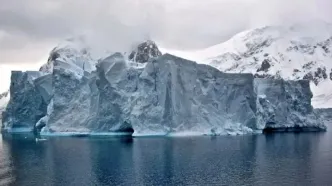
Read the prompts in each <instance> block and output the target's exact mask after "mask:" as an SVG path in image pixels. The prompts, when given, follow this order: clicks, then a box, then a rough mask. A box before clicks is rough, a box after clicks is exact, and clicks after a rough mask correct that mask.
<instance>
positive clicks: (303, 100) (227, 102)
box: [2, 41, 326, 136]
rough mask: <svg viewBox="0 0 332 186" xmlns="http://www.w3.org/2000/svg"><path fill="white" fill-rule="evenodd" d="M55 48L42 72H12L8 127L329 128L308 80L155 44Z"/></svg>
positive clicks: (138, 131)
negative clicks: (206, 60)
mask: <svg viewBox="0 0 332 186" xmlns="http://www.w3.org/2000/svg"><path fill="white" fill-rule="evenodd" d="M66 48H67V49H66V50H63V49H60V48H56V49H54V50H53V51H52V52H51V55H50V58H49V60H48V62H47V64H46V65H44V66H43V67H42V68H41V69H40V71H38V72H19V71H15V72H12V77H11V87H10V95H11V97H10V101H9V103H8V105H7V107H6V109H5V111H4V113H3V116H4V117H3V125H2V129H3V131H7V132H15V131H31V132H36V133H40V134H41V135H66V134H68V135H75V134H77V135H82V134H84V135H85V134H86V135H103V134H132V135H133V136H146V135H175V136H176V135H181V134H190V135H204V134H207V135H225V134H229V135H237V134H246V133H254V132H257V131H258V132H260V131H263V130H274V131H278V130H283V131H291V130H296V129H299V128H301V129H310V130H317V131H321V130H326V126H325V124H324V123H323V122H322V119H321V118H320V117H318V116H317V114H316V113H315V112H314V110H313V107H312V106H311V98H312V93H311V90H310V84H309V81H308V80H300V81H287V80H271V79H261V78H255V77H254V75H252V74H250V73H248V74H246V73H224V72H221V71H219V70H218V69H216V68H214V67H212V66H209V65H205V64H198V63H196V62H193V61H190V60H186V59H183V58H180V57H176V56H173V55H170V54H164V55H162V54H161V53H160V52H158V51H157V50H158V48H157V47H156V46H155V44H154V43H153V42H150V41H149V42H145V43H143V45H139V47H138V48H137V50H136V51H135V52H134V53H131V54H130V55H129V56H127V55H125V54H123V53H113V54H111V55H109V56H108V57H104V58H100V59H99V60H96V59H93V58H90V57H89V56H90V55H89V51H88V50H71V49H68V48H70V47H67V46H66Z"/></svg>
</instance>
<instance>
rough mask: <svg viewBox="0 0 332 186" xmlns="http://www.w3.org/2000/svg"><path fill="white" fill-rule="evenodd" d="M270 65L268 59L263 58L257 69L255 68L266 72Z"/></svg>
mask: <svg viewBox="0 0 332 186" xmlns="http://www.w3.org/2000/svg"><path fill="white" fill-rule="evenodd" d="M270 67H271V65H270V63H269V60H267V59H264V61H263V62H262V65H261V67H260V68H259V69H257V72H260V71H264V72H267V71H268V70H269V68H270Z"/></svg>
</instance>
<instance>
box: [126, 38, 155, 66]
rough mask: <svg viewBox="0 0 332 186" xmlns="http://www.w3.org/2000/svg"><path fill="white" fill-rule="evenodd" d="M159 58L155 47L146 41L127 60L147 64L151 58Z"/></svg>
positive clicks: (151, 42)
mask: <svg viewBox="0 0 332 186" xmlns="http://www.w3.org/2000/svg"><path fill="white" fill-rule="evenodd" d="M158 56H161V52H160V51H159V49H158V47H157V45H156V44H155V43H154V42H153V41H150V40H148V41H146V42H144V43H141V44H139V45H138V46H137V49H135V50H134V51H133V52H132V53H131V54H130V55H129V60H132V61H136V62H138V63H145V62H148V61H149V60H150V59H151V58H154V57H158Z"/></svg>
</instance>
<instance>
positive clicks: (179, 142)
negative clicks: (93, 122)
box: [0, 133, 332, 185]
mask: <svg viewBox="0 0 332 186" xmlns="http://www.w3.org/2000/svg"><path fill="white" fill-rule="evenodd" d="M331 136H332V135H331V134H329V133H302V134H296V133H289V134H270V135H248V136H220V137H183V138H167V137H163V138H162V137H160V138H158V137H155V138H69V137H62V138H50V139H49V140H47V141H43V142H36V141H35V140H34V138H30V137H29V136H11V135H9V136H3V139H2V141H0V154H1V155H0V185H8V184H10V185H207V184H208V185H222V184H226V185H280V184H283V185H308V184H310V185H331V184H332V178H331V176H330V174H331V173H332V146H331V142H332V141H331V139H332V138H331Z"/></svg>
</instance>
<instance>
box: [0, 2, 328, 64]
mask: <svg viewBox="0 0 332 186" xmlns="http://www.w3.org/2000/svg"><path fill="white" fill-rule="evenodd" d="M0 4H1V6H0V64H22V63H25V64H27V63H37V62H40V61H41V60H43V59H45V58H47V55H48V52H49V51H50V50H51V49H52V48H53V47H54V46H55V45H56V44H57V43H58V42H60V41H61V40H63V39H65V38H68V37H71V36H77V35H81V34H84V35H87V38H88V41H89V42H90V43H91V45H92V46H95V47H100V48H107V49H109V50H127V49H128V47H130V46H131V44H133V43H135V42H139V41H141V40H143V39H154V40H156V41H157V42H158V43H160V44H162V45H163V47H167V48H173V49H182V50H191V49H197V48H203V47H207V46H210V45H213V44H217V43H220V42H222V41H225V40H226V39H228V38H229V37H231V36H233V35H234V34H236V33H238V32H240V31H242V30H245V29H249V28H253V27H259V26H264V25H273V24H292V23H294V22H296V23H297V22H303V21H309V20H316V19H320V20H323V21H326V22H332V1H331V0H292V1H289V0H208V1H203V0H181V1H178V0H158V1H157V0H96V1H91V0H11V1H9V0H0Z"/></svg>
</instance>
